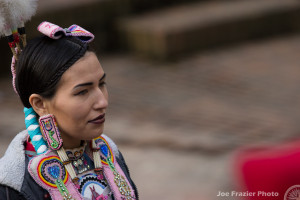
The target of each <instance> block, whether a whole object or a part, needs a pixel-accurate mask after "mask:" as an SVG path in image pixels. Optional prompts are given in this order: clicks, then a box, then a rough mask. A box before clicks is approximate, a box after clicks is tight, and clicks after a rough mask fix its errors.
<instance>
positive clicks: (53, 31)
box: [38, 21, 94, 42]
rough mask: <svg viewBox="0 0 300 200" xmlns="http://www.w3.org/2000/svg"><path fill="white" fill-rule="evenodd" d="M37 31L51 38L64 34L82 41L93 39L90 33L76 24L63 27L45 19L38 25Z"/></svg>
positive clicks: (57, 37)
mask: <svg viewBox="0 0 300 200" xmlns="http://www.w3.org/2000/svg"><path fill="white" fill-rule="evenodd" d="M38 31H40V32H41V33H43V34H44V35H47V36H48V37H50V38H52V39H59V38H61V37H62V36H64V35H65V36H73V37H77V38H78V39H80V40H81V41H82V42H91V41H92V40H93V39H94V35H93V34H92V33H90V32H89V31H87V30H85V29H83V28H81V27H80V26H78V25H76V24H74V25H72V26H70V27H69V28H65V29H63V28H61V27H60V26H57V25H55V24H52V23H50V22H46V21H45V22H42V23H41V24H40V25H39V26H38Z"/></svg>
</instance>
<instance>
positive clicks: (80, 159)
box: [65, 141, 91, 175]
mask: <svg viewBox="0 0 300 200" xmlns="http://www.w3.org/2000/svg"><path fill="white" fill-rule="evenodd" d="M82 143H83V144H82V145H81V146H80V147H78V148H74V149H65V151H66V154H67V156H68V158H69V161H70V162H71V163H72V166H73V168H74V169H75V173H76V175H78V174H82V173H83V172H86V171H88V170H90V169H91V166H90V165H89V164H88V162H87V160H86V158H85V157H84V151H85V148H86V146H87V143H86V141H84V142H82Z"/></svg>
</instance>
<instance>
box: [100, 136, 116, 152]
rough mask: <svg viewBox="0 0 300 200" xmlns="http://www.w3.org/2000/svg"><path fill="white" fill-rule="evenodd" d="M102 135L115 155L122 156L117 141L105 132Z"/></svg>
mask: <svg viewBox="0 0 300 200" xmlns="http://www.w3.org/2000/svg"><path fill="white" fill-rule="evenodd" d="M101 137H102V138H103V139H105V140H106V142H107V144H108V145H109V146H110V148H111V149H112V151H113V153H114V155H115V156H116V157H119V156H120V152H119V149H118V146H117V145H116V143H115V142H114V141H113V140H112V139H111V138H110V137H108V136H107V135H105V134H102V135H101Z"/></svg>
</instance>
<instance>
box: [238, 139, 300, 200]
mask: <svg viewBox="0 0 300 200" xmlns="http://www.w3.org/2000/svg"><path fill="white" fill-rule="evenodd" d="M234 173H235V175H236V177H237V182H238V186H239V187H240V188H237V189H236V191H237V192H242V191H248V193H249V192H251V193H252V194H255V195H252V196H250V195H247V196H246V197H242V196H241V199H251V200H283V199H284V195H285V193H286V191H287V190H288V189H289V188H290V187H291V186H294V185H300V140H299V141H296V142H293V143H289V144H281V145H277V146H264V147H255V148H247V149H243V150H239V151H238V153H237V155H236V157H235V160H234Z"/></svg>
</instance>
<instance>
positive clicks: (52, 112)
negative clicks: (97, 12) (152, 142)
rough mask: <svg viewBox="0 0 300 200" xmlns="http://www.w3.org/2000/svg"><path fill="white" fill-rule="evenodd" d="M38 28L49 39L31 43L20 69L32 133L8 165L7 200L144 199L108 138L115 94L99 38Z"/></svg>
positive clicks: (0, 169)
mask: <svg viewBox="0 0 300 200" xmlns="http://www.w3.org/2000/svg"><path fill="white" fill-rule="evenodd" d="M38 29H39V31H40V32H42V33H44V34H45V35H46V36H41V37H38V38H35V39H33V40H32V41H30V42H29V43H28V45H27V46H26V47H25V48H24V49H23V51H22V53H20V55H19V58H18V61H17V62H16V66H15V69H16V77H14V83H15V89H16V91H17V93H18V95H19V96H20V99H21V101H22V103H23V105H24V107H25V109H24V111H25V123H26V127H27V130H25V131H23V132H21V133H19V134H18V135H17V136H16V137H15V138H14V140H13V141H12V143H11V144H10V146H9V147H8V150H7V151H6V153H5V155H4V157H3V158H1V160H0V184H1V186H0V199H14V200H15V199H16V200H17V199H30V200H35V199H36V200H41V199H87V200H102V199H108V200H109V199H116V200H119V199H120V200H123V199H124V200H125V199H138V193H137V189H136V186H135V184H134V183H133V181H132V180H131V178H130V175H129V171H128V168H127V165H126V163H125V161H124V159H123V156H122V154H121V153H120V152H119V150H118V149H117V146H116V145H115V144H114V143H113V141H112V140H111V139H110V138H108V137H107V136H105V135H104V134H102V133H103V129H104V122H105V113H106V109H107V106H108V93H107V88H106V83H105V81H106V75H105V73H104V71H103V68H102V66H101V64H100V63H99V61H98V59H97V56H96V54H95V53H94V52H92V51H90V50H89V46H88V42H89V41H90V40H92V39H93V35H92V34H91V33H89V32H88V31H86V30H84V29H82V28H81V27H79V26H76V25H73V26H71V27H70V28H69V29H62V28H60V27H58V26H56V25H54V24H51V23H48V22H43V23H42V24H41V25H40V26H39V28H38ZM13 67H14V66H13ZM37 119H39V122H37ZM45 140H46V141H45Z"/></svg>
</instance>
